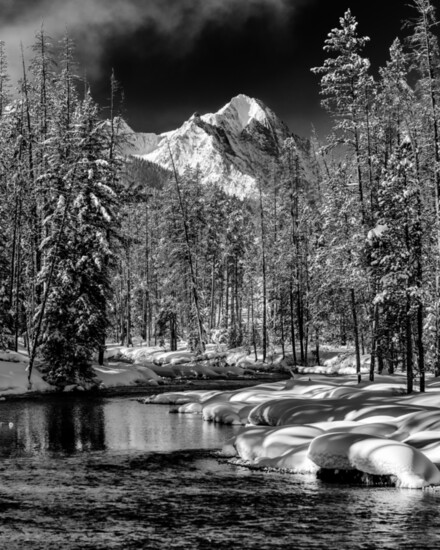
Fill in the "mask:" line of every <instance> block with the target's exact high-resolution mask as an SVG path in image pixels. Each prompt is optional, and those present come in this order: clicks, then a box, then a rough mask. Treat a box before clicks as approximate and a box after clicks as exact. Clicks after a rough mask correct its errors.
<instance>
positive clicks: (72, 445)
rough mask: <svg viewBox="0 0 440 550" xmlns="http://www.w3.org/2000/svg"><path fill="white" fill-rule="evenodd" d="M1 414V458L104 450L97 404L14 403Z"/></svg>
mask: <svg viewBox="0 0 440 550" xmlns="http://www.w3.org/2000/svg"><path fill="white" fill-rule="evenodd" d="M11 405H12V406H10V407H9V408H8V411H7V412H5V411H4V410H2V411H0V421H1V420H3V418H5V421H4V422H3V423H2V424H0V456H15V455H17V454H18V455H19V454H23V453H24V454H35V453H36V454H40V453H45V452H47V451H54V452H65V453H73V452H78V451H82V450H87V451H88V450H102V449H104V448H105V437H104V421H103V418H104V412H103V407H102V405H101V404H100V403H97V402H96V401H95V402H93V401H86V400H82V399H81V400H80V399H78V400H68V401H65V402H60V401H58V400H56V401H55V400H54V401H48V402H45V403H40V402H32V401H31V402H25V401H23V402H17V403H13V404H11Z"/></svg>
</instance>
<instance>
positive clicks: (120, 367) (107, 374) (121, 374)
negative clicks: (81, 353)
mask: <svg viewBox="0 0 440 550" xmlns="http://www.w3.org/2000/svg"><path fill="white" fill-rule="evenodd" d="M94 371H95V374H96V377H97V380H98V383H99V385H100V386H101V387H117V386H131V385H135V384H150V385H157V384H158V383H159V380H161V378H160V376H158V375H157V374H156V373H155V372H153V371H152V370H151V369H149V368H148V367H142V366H140V365H139V366H138V365H128V364H126V363H114V364H111V365H109V366H108V365H102V366H101V365H94Z"/></svg>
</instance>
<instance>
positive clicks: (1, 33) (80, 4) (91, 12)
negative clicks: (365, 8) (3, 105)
mask: <svg viewBox="0 0 440 550" xmlns="http://www.w3.org/2000/svg"><path fill="white" fill-rule="evenodd" d="M312 1H313V0H0V12H1V16H2V17H1V20H0V39H1V40H4V41H5V42H6V46H7V51H8V53H9V57H10V68H11V73H12V75H13V76H14V77H15V76H18V74H19V73H20V62H19V50H20V48H19V43H20V41H21V42H23V43H24V44H25V45H26V44H29V43H30V42H32V39H33V36H34V34H35V31H36V30H38V29H39V28H40V26H41V25H42V24H44V27H45V29H46V31H47V33H48V34H49V35H50V36H52V37H53V38H54V39H57V38H58V37H59V36H61V35H62V34H63V33H64V32H65V29H66V27H67V28H68V29H69V33H71V34H72V36H73V37H74V38H76V39H77V43H78V51H79V55H80V57H81V59H82V60H86V62H87V65H88V66H87V71H88V73H89V74H92V75H95V74H96V73H99V71H100V68H101V57H102V54H103V51H104V50H105V49H106V47H107V45H108V43H109V41H111V40H112V39H114V38H116V37H118V36H129V35H130V33H134V32H136V31H137V30H138V29H140V28H142V27H145V26H149V27H153V28H154V29H155V31H156V32H158V33H160V34H162V35H165V36H167V38H168V44H173V51H174V52H175V54H176V55H177V54H179V55H184V54H185V53H187V52H188V51H190V50H191V47H192V45H193V43H194V40H196V39H197V37H198V36H199V35H200V33H201V32H202V31H203V29H204V28H205V26H206V25H207V24H209V23H212V22H216V23H218V24H227V25H232V26H239V25H241V24H243V23H244V22H245V21H247V20H248V19H249V18H251V17H253V16H254V15H255V14H258V13H259V12H260V11H261V10H265V14H268V24H269V23H270V22H272V23H275V24H278V25H282V24H283V21H285V19H286V15H287V14H291V13H292V11H293V10H294V9H295V8H296V7H297V6H299V5H303V4H308V3H311V2H312Z"/></svg>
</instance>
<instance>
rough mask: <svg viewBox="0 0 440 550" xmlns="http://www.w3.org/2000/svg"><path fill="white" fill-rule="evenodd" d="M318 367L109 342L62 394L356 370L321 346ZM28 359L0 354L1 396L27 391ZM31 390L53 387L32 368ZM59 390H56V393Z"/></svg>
mask: <svg viewBox="0 0 440 550" xmlns="http://www.w3.org/2000/svg"><path fill="white" fill-rule="evenodd" d="M322 357H323V360H324V365H323V366H309V367H296V366H295V365H294V364H293V360H292V356H291V355H288V354H286V355H285V357H283V353H282V350H281V349H274V350H271V351H270V352H269V353H268V354H267V357H266V361H265V362H263V360H262V359H263V357H262V353H261V351H258V353H257V357H255V354H254V353H249V349H247V348H245V347H242V348H236V349H232V350H226V349H224V348H221V347H219V346H215V345H212V344H211V345H208V346H207V349H206V353H205V354H204V355H203V357H195V356H194V354H192V353H190V352H189V351H187V349H186V348H185V345H184V344H183V345H182V346H181V347H180V348H179V349H178V350H177V351H173V352H171V351H166V350H164V349H163V348H161V347H158V346H156V347H148V346H146V345H142V344H140V345H137V346H134V347H132V346H131V347H123V346H120V345H116V344H111V345H109V346H108V347H107V350H106V352H105V360H104V364H103V365H98V363H97V362H96V363H94V364H93V368H94V372H95V379H94V381H93V384H87V385H84V384H69V385H67V386H66V387H65V388H64V391H83V390H87V389H92V388H93V389H111V388H127V387H152V388H154V387H157V386H167V385H176V384H184V383H191V382H192V381H202V380H206V381H208V380H212V381H215V380H235V379H240V380H249V381H252V380H255V381H256V382H258V379H260V378H264V377H265V376H266V375H268V374H279V375H281V376H282V375H284V376H290V375H291V373H292V372H293V370H296V371H299V372H307V373H308V374H312V373H326V374H332V375H335V374H345V373H354V372H355V366H354V363H355V360H354V354H353V353H352V352H351V353H350V351H347V350H346V349H343V348H342V349H335V348H323V350H322ZM368 359H369V358H368V357H367V356H364V357H363V358H362V360H363V364H362V372H364V373H365V372H368V369H369V366H368ZM28 362H29V358H28V355H27V352H26V350H25V349H24V348H20V349H19V351H18V352H13V351H1V352H0V397H5V396H11V395H23V394H27V393H28V392H29V389H28V380H27V367H28ZM30 391H32V392H39V393H43V392H53V391H57V388H55V387H54V386H51V385H50V384H48V383H47V382H46V381H45V380H44V376H43V374H42V372H40V370H39V368H38V363H37V364H36V366H35V368H34V370H33V373H32V388H31V390H30ZM58 391H59V390H58Z"/></svg>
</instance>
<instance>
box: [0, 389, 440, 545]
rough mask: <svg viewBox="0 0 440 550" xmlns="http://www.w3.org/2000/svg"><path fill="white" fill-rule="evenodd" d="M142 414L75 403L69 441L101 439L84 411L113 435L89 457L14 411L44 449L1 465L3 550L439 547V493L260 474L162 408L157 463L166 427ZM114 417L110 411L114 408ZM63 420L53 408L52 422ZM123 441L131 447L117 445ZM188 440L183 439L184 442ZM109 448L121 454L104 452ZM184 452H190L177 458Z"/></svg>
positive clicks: (195, 422)
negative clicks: (224, 455)
mask: <svg viewBox="0 0 440 550" xmlns="http://www.w3.org/2000/svg"><path fill="white" fill-rule="evenodd" d="M118 402H119V403H120V405H118ZM89 405H90V404H89ZM89 405H88V406H89ZM137 405H138V406H134V405H131V404H130V403H127V402H124V400H117V399H115V400H108V403H107V402H104V403H101V404H100V405H99V406H100V407H101V409H100V412H99V413H98V412H97V411H96V410H95V411H93V410H88V409H87V407H86V409H87V410H88V412H87V414H84V408H82V405H81V404H80V405H78V403H76V405H75V406H73V408H72V415H73V418H74V419H76V420H75V422H76V424H75V426H76V427H75V426H74V428H72V429H71V430H70V432H69V433H71V434H73V436H72V437H77V438H78V434H81V433H83V434H86V435H85V437H86V439H87V438H88V440H89V441H94V440H95V439H96V438H95V439H94V437H95V436H93V437H91V435H90V429H92V428H90V429H89V431H87V430H86V428H85V427H84V426H83V425H82V424H81V421H80V420H78V416H75V415H78V411H81V410H82V413H81V414H83V417H84V419H85V420H87V419H90V417H92V418H99V417H101V418H102V420H103V424H102V426H101V428H100V429H101V430H103V433H102V434H101V436H100V437H98V438H97V439H96V441H100V442H101V443H102V442H103V443H102V445H101V443H100V446H98V447H96V446H95V447H93V445H92V446H91V448H87V445H83V446H82V447H81V452H78V449H77V447H76V446H75V445H71V446H68V447H67V448H66V446H64V447H63V445H61V444H59V445H58V447H57V446H56V445H55V446H54V445H53V443H54V441H55V439H56V438H55V439H54V433H56V432H55V431H52V435H48V433H47V431H44V430H43V431H42V432H38V431H32V426H35V425H38V426H47V425H51V423H50V422H48V421H47V418H46V419H45V420H44V419H43V420H44V421H43V420H41V418H40V420H41V421H38V422H36V418H37V417H38V414H37V412H36V411H35V410H34V411H33V412H34V416H33V417H32V414H31V413H32V409H26V411H27V412H26V415H25V418H27V419H32V421H31V422H28V423H26V421H25V420H24V419H23V417H21V416H20V413H19V411H18V410H17V411H15V412H14V411H12V409H10V411H9V412H10V413H11V414H12V413H13V414H14V415H15V420H14V421H15V422H16V423H18V424H17V425H19V428H17V429H18V432H20V433H24V432H25V431H26V430H30V431H31V432H32V433H30V434H28V438H30V441H32V442H33V443H34V444H35V452H34V453H32V452H31V450H30V449H31V448H30V447H29V448H26V449H27V450H26V449H24V450H25V451H26V452H22V453H15V454H14V452H12V450H13V445H12V444H11V445H10V447H9V449H10V451H11V452H10V454H9V455H7V456H6V457H5V458H3V459H2V460H1V461H0V475H1V483H0V544H1V546H2V547H4V548H8V549H9V548H20V549H21V548H26V549H27V548H41V549H57V550H58V549H59V548H68V549H70V548H78V549H80V548H90V549H91V548H100V549H112V548H123V549H125V548H127V549H129V548H151V549H159V550H161V549H170V548H179V549H193V548H194V549H216V548H221V549H231V548H233V549H257V548H258V549H262V550H266V549H276V548H304V549H309V548H310V549H314V548H329V549H333V548H334V549H336V548H337V549H343V548H346V549H370V548H389V549H405V548H408V549H410V548H411V549H412V548H432V549H434V548H439V547H440V517H439V514H438V509H439V505H440V493H438V492H436V491H408V490H398V489H390V488H383V487H381V488H363V487H347V486H342V485H328V484H325V483H323V482H321V481H318V480H316V479H315V478H314V477H312V476H298V475H287V474H280V473H276V472H271V473H264V472H259V471H250V470H248V469H245V468H243V467H240V466H236V465H231V464H228V463H226V461H222V460H220V461H219V460H217V459H216V457H215V455H214V454H213V453H212V451H210V450H204V451H194V450H191V448H190V446H191V440H190V439H188V433H191V434H192V435H191V438H193V439H192V444H193V447H196V443H197V442H200V441H204V442H205V444H207V445H208V447H209V448H212V446H213V444H214V443H215V441H220V444H221V440H222V439H224V438H227V437H229V435H230V434H231V431H230V430H226V431H222V429H217V428H214V427H212V426H211V428H212V429H215V430H217V431H215V432H212V433H211V432H209V431H208V432H203V430H204V429H205V428H206V423H202V421H201V419H200V418H199V417H192V418H188V417H178V416H177V415H169V414H167V410H166V409H164V408H161V409H160V411H159V412H158V413H157V414H159V415H162V416H159V417H160V422H161V423H162V424H161V425H160V428H161V430H160V429H159V432H160V431H162V433H163V434H168V435H167V436H166V438H167V437H168V436H169V437H170V438H171V440H172V441H173V444H172V445H171V443H170V444H169V446H170V447H171V448H169V450H168V452H157V449H156V443H157V439H155V438H156V435H154V436H153V435H152V434H157V432H158V429H157V426H156V427H154V428H152V429H150V428H149V426H150V427H151V422H152V417H151V416H149V417H148V414H149V413H148V412H147V410H148V407H144V406H142V405H139V404H137ZM14 406H15V405H14ZM97 406H98V405H97ZM108 406H109V407H111V408H110V409H106V407H108ZM75 407H76V408H75ZM12 408H13V407H12ZM61 409H62V406H61V405H60V410H61ZM92 409H93V406H92ZM118 410H119V416H120V417H121V418H122V420H121V422H120V424H119V425H118V426H117V427H116V426H112V427H111V426H109V425H108V424H106V422H107V420H108V419H109V418H111V419H112V422H113V421H115V422H116V420H114V419H117V418H118ZM151 410H152V409H150V411H151ZM11 411H12V412H11ZM54 411H55V409H53V408H52V409H51V414H54ZM74 411H76V413H74ZM55 412H56V411H55ZM128 413H129V416H128V417H129V418H130V419H131V420H132V421H135V423H136V426H137V429H139V430H140V431H141V433H143V434H144V436H142V437H141V439H139V437H138V436H137V435H136V437H135V438H134V440H133V439H130V437H129V436H128V435H127V433H126V432H125V431H124V430H125V429H128V430H129V429H131V428H130V426H131V423H130V422H127V421H126V420H127V414H128ZM60 414H61V415H62V416H63V422H62V423H61V425H63V426H64V427H66V426H67V427H68V426H69V422H68V421H67V420H66V419H67V418H68V409H67V408H66V407H65V408H64V409H63V411H62V413H60ZM2 415H3V416H7V413H6V412H5V409H4V408H0V420H2ZM124 415H126V416H125V417H124ZM136 415H138V417H136ZM135 417H136V418H135ZM159 417H158V418H159ZM106 419H107V420H106ZM156 421H159V420H157V418H156ZM30 426H31V428H30ZM57 426H58V424H57ZM123 426H125V428H124V427H123ZM186 428H187V429H186ZM93 429H95V428H93ZM109 430H110V432H111V433H110V432H109ZM109 433H110V435H109ZM115 433H119V434H120V435H121V441H125V443H124V444H122V443H120V444H119V445H116V444H115V441H116V439H115V438H116V436H115ZM203 433H204V434H205V435H203ZM8 434H9V432H8ZM75 434H76V435H75ZM179 434H185V435H182V439H181V440H179V437H180V436H179ZM207 434H208V435H207ZM51 438H52V439H51ZM0 439H2V434H1V433H0ZM19 440H20V437H19V436H16V439H15V441H16V444H17V445H18V447H17V448H21V449H22V451H23V448H22V447H20V445H21V444H20V441H19ZM77 440H78V439H77ZM42 441H43V442H42ZM50 441H52V443H50ZM133 441H137V443H136V444H133ZM179 441H180V443H179ZM44 442H45V443H44ZM106 442H113V443H111V446H106V445H107V444H106ZM148 444H150V447H151V448H150V449H148ZM179 445H183V446H184V447H185V448H184V449H183V450H182V449H178V447H179ZM114 447H116V448H114ZM139 447H140V448H139ZM57 449H58V450H57ZM69 449H70V450H69ZM71 449H73V451H72V450H71ZM75 449H76V451H75Z"/></svg>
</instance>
